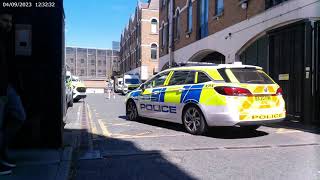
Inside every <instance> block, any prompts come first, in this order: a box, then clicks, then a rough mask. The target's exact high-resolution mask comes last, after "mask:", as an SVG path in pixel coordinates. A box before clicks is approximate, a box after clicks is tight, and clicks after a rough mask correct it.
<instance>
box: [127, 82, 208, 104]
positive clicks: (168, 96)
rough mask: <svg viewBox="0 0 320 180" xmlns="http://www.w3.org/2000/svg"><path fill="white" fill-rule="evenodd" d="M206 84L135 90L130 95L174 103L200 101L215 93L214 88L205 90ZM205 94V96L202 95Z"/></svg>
mask: <svg viewBox="0 0 320 180" xmlns="http://www.w3.org/2000/svg"><path fill="white" fill-rule="evenodd" d="M205 89H206V88H205V84H198V85H186V86H183V85H182V86H171V87H168V88H155V89H152V91H151V90H149V89H146V90H145V91H144V92H142V91H141V90H137V91H133V92H131V93H130V95H129V97H131V98H133V99H137V98H138V97H139V98H140V99H142V100H150V101H152V102H166V103H173V104H180V103H188V102H195V103H199V102H200V101H201V99H207V98H209V97H208V96H210V97H212V95H214V91H213V89H212V90H211V91H210V92H209V93H210V94H209V93H208V92H206V90H205ZM201 96H203V98H202V97H201Z"/></svg>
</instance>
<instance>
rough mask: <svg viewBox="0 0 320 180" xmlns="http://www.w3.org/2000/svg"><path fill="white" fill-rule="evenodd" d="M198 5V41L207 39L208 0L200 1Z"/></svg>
mask: <svg viewBox="0 0 320 180" xmlns="http://www.w3.org/2000/svg"><path fill="white" fill-rule="evenodd" d="M198 3H199V5H200V8H199V11H200V12H199V14H200V16H199V18H200V19H199V21H200V23H199V26H200V27H199V35H198V37H199V38H200V39H202V38H204V37H207V36H208V12H209V9H208V4H209V1H208V0H200V1H198Z"/></svg>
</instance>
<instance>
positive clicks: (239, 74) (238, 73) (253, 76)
mask: <svg viewBox="0 0 320 180" xmlns="http://www.w3.org/2000/svg"><path fill="white" fill-rule="evenodd" d="M230 70H231V72H232V73H233V75H234V76H235V77H236V78H237V79H238V81H239V82H240V83H247V84H274V82H273V81H272V80H271V79H270V78H269V77H268V76H267V75H266V74H265V73H263V71H262V70H259V69H251V68H232V69H230Z"/></svg>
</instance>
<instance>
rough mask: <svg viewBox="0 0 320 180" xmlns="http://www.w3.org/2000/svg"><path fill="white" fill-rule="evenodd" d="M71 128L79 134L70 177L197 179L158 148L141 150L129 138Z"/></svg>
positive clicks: (120, 179)
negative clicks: (155, 149)
mask: <svg viewBox="0 0 320 180" xmlns="http://www.w3.org/2000/svg"><path fill="white" fill-rule="evenodd" d="M72 131H73V133H76V134H78V135H79V137H80V138H79V139H80V141H79V142H80V143H79V146H78V148H76V149H77V153H76V155H75V161H74V162H75V163H74V174H73V178H72V179H75V180H78V179H115V180H117V179H119V180H123V179H153V180H155V179H159V180H163V179H196V178H195V177H193V176H192V175H190V174H188V173H187V172H186V171H184V170H183V169H181V168H179V164H177V163H175V162H171V161H170V160H168V158H167V157H166V155H165V154H162V153H161V152H160V151H152V150H150V151H149V150H142V149H140V148H139V147H137V146H136V145H135V144H134V143H133V142H131V141H126V140H123V139H116V138H109V137H104V136H100V135H94V134H91V133H88V132H87V131H85V130H72ZM92 137H95V138H94V141H93V142H91V141H90V139H91V138H92Z"/></svg>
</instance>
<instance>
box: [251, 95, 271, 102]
mask: <svg viewBox="0 0 320 180" xmlns="http://www.w3.org/2000/svg"><path fill="white" fill-rule="evenodd" d="M255 99H256V101H270V100H271V97H270V96H256V97H255Z"/></svg>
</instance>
